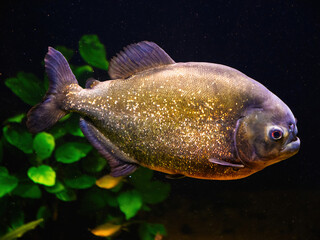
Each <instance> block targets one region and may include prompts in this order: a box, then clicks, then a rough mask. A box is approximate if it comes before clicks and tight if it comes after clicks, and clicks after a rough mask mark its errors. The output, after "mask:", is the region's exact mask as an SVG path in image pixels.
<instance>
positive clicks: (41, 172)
mask: <svg viewBox="0 0 320 240" xmlns="http://www.w3.org/2000/svg"><path fill="white" fill-rule="evenodd" d="M28 176H29V178H30V179H31V180H32V181H34V182H35V183H39V184H43V185H46V186H53V185H54V184H55V181H56V172H55V171H54V170H53V169H52V168H51V167H50V166H47V165H41V166H40V167H31V168H29V170H28Z"/></svg>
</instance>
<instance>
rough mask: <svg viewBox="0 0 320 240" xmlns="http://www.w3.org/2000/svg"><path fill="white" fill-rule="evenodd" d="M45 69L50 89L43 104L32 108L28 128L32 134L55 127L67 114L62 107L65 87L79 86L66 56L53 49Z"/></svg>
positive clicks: (29, 113) (50, 51)
mask: <svg viewBox="0 0 320 240" xmlns="http://www.w3.org/2000/svg"><path fill="white" fill-rule="evenodd" d="M44 61H45V68H46V72H47V75H48V78H49V89H48V91H47V93H46V95H45V97H44V100H43V101H42V103H39V104H37V105H36V106H34V107H33V108H31V109H30V110H29V112H28V115H27V118H28V120H27V127H28V129H29V131H30V132H32V133H37V132H41V131H43V130H45V129H47V128H49V127H51V126H52V125H54V124H55V123H56V122H57V121H58V120H59V119H60V118H62V117H63V116H65V115H66V114H67V112H66V111H64V110H63V109H62V107H61V102H62V100H63V98H64V97H65V93H63V91H64V89H65V87H66V86H67V85H70V84H78V81H77V80H76V78H75V76H74V75H73V73H72V71H71V69H70V66H69V64H68V62H67V60H66V59H65V58H64V56H63V55H62V54H61V53H60V52H59V51H57V50H55V49H54V48H52V47H49V49H48V53H47V54H46V57H45V60H44Z"/></svg>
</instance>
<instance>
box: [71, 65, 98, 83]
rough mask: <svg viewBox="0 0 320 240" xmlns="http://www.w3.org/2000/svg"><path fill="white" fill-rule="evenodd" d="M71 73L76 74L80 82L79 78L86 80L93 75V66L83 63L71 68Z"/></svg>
mask: <svg viewBox="0 0 320 240" xmlns="http://www.w3.org/2000/svg"><path fill="white" fill-rule="evenodd" d="M73 73H74V75H75V76H76V78H77V80H78V81H80V82H81V80H86V79H88V78H91V77H92V76H93V68H92V67H91V66H89V65H84V66H80V67H76V68H75V69H74V70H73Z"/></svg>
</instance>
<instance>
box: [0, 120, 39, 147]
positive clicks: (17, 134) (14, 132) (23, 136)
mask: <svg viewBox="0 0 320 240" xmlns="http://www.w3.org/2000/svg"><path fill="white" fill-rule="evenodd" d="M3 135H4V137H5V138H6V140H7V141H8V142H9V143H10V144H12V145H13V146H15V147H17V148H18V149H20V150H21V151H23V152H24V153H32V151H33V149H32V143H33V140H32V135H31V133H29V132H27V130H26V129H24V128H22V127H21V126H18V125H16V126H12V125H7V126H5V127H4V128H3Z"/></svg>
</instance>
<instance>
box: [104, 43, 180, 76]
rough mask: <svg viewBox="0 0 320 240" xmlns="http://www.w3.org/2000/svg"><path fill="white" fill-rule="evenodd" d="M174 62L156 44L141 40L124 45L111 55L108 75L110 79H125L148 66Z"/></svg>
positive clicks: (152, 66)
mask: <svg viewBox="0 0 320 240" xmlns="http://www.w3.org/2000/svg"><path fill="white" fill-rule="evenodd" d="M174 63H175V62H174V61H173V60H172V58H171V57H170V56H169V55H168V54H167V53H166V52H165V51H164V50H163V49H162V48H160V47H159V46H158V45H157V44H155V43H153V42H148V41H143V42H139V43H135V44H131V45H129V46H127V47H125V48H124V49H123V51H121V52H120V53H118V54H117V55H116V56H115V57H113V58H112V59H111V62H110V66H109V75H110V77H111V79H117V78H123V79H125V78H128V77H130V76H132V75H134V74H135V73H137V72H141V71H144V70H147V69H149V68H154V67H158V66H161V65H168V64H174Z"/></svg>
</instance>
